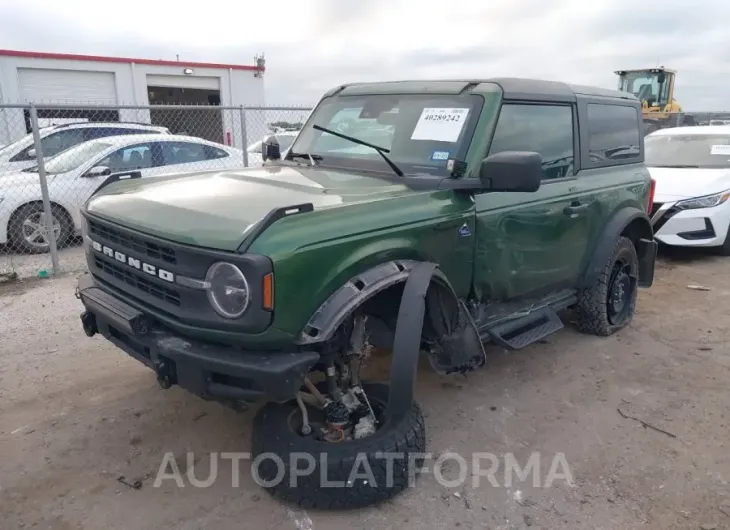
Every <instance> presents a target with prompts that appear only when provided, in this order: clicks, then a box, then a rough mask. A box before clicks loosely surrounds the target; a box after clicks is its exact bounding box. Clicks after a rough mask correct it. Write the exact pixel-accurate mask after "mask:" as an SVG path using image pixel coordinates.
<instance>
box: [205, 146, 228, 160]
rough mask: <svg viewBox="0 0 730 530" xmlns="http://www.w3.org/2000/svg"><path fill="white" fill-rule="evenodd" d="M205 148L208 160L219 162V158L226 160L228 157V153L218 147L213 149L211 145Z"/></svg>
mask: <svg viewBox="0 0 730 530" xmlns="http://www.w3.org/2000/svg"><path fill="white" fill-rule="evenodd" d="M204 148H205V158H207V159H208V160H217V159H219V158H226V157H227V156H228V153H226V152H225V151H224V150H223V149H218V148H217V147H212V146H210V145H206V146H204Z"/></svg>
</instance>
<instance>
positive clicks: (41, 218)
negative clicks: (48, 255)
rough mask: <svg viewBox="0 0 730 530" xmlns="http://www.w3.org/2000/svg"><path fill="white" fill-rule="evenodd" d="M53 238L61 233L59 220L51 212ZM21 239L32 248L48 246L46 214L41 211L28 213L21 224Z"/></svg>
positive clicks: (56, 238) (56, 237)
mask: <svg viewBox="0 0 730 530" xmlns="http://www.w3.org/2000/svg"><path fill="white" fill-rule="evenodd" d="M51 223H52V225H53V234H54V237H55V240H56V241H58V237H59V236H60V235H61V221H59V220H58V218H56V216H54V215H53V214H51ZM21 231H22V232H21V233H22V237H23V241H24V242H25V243H26V244H27V245H29V246H31V247H33V248H48V246H49V245H50V240H49V238H48V230H47V228H46V216H45V214H44V213H43V212H37V213H33V214H30V215H29V216H28V217H26V218H25V220H24V221H23V224H22V225H21Z"/></svg>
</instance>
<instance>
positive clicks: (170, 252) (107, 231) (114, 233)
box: [88, 219, 177, 265]
mask: <svg viewBox="0 0 730 530" xmlns="http://www.w3.org/2000/svg"><path fill="white" fill-rule="evenodd" d="M88 225H89V234H90V235H95V236H97V237H100V238H102V239H105V240H107V241H108V242H109V243H112V244H114V245H117V246H118V247H123V248H125V249H126V250H132V251H134V252H136V253H138V254H142V255H143V256H147V257H148V258H152V259H156V260H160V261H164V262H165V263H169V264H170V265H177V256H176V255H175V250H174V249H172V248H170V247H166V246H163V245H158V244H156V243H152V242H150V241H145V240H144V239H141V238H139V237H136V236H133V235H129V234H125V233H123V232H121V231H119V230H116V229H115V228H112V227H109V226H105V225H102V224H101V223H99V222H97V221H94V220H92V219H89V220H88ZM120 250H121V248H120Z"/></svg>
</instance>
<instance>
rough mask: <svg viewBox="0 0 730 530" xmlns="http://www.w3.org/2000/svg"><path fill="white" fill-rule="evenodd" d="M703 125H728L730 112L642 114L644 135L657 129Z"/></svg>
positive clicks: (729, 123)
mask: <svg viewBox="0 0 730 530" xmlns="http://www.w3.org/2000/svg"><path fill="white" fill-rule="evenodd" d="M705 125H730V111H728V112H722V111H716V112H650V113H647V114H644V133H645V134H651V133H652V132H654V131H657V130H659V129H669V128H672V127H690V126H705Z"/></svg>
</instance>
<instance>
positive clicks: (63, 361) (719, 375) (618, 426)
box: [0, 255, 730, 530]
mask: <svg viewBox="0 0 730 530" xmlns="http://www.w3.org/2000/svg"><path fill="white" fill-rule="evenodd" d="M728 263H730V262H729V261H727V260H725V259H723V258H720V257H714V256H709V255H690V256H686V255H685V256H674V257H672V256H669V257H666V256H665V257H663V258H662V260H661V262H660V263H659V264H658V270H657V279H656V282H655V286H654V287H653V288H652V289H650V290H647V291H642V293H641V295H640V301H639V306H638V314H637V316H636V319H635V321H634V323H633V324H632V325H631V327H629V328H627V329H625V330H624V331H622V332H621V333H619V334H617V335H614V336H612V337H610V338H607V339H602V338H597V337H592V336H585V335H581V334H579V333H577V332H575V331H574V330H573V329H572V328H571V327H570V326H567V327H566V329H565V330H563V331H562V332H560V333H558V334H556V335H554V336H552V337H550V338H549V339H548V340H547V341H545V343H543V344H536V345H534V346H532V347H529V348H527V349H525V350H523V351H520V352H517V353H509V354H508V353H505V352H502V351H499V350H497V349H493V348H491V349H490V350H489V353H490V363H489V366H488V367H487V368H486V369H484V370H482V371H480V372H478V373H474V374H470V375H469V376H468V377H467V378H465V377H439V376H437V375H435V374H433V373H431V372H430V369H429V368H428V366H427V365H425V364H424V365H423V366H421V367H420V368H419V380H418V390H417V393H418V399H419V401H420V403H421V404H422V405H423V408H424V411H425V413H426V422H427V433H428V448H429V451H432V452H434V453H440V452H443V451H447V450H450V451H456V452H458V453H460V454H462V455H470V454H471V453H473V452H481V451H488V452H491V453H494V454H496V455H502V454H504V453H513V454H514V455H515V456H516V458H517V460H518V461H519V462H522V463H525V462H526V460H527V457H528V456H529V455H530V454H531V453H532V452H535V451H539V452H540V454H541V455H542V457H543V459H542V460H541V468H544V469H543V478H542V481H544V480H545V474H546V472H547V469H548V468H549V466H550V463H551V460H552V455H554V454H556V453H564V454H565V458H566V461H567V463H568V465H569V468H570V472H571V474H572V476H573V479H574V484H573V485H572V486H570V485H568V484H567V483H566V481H565V480H556V481H555V482H554V484H553V485H552V487H549V488H544V487H535V486H534V485H533V483H532V479H531V478H530V479H528V480H526V481H524V482H518V481H517V479H514V480H513V483H512V484H511V486H510V487H507V486H506V485H505V483H504V481H503V480H502V481H501V483H500V484H499V487H493V486H491V485H490V484H489V483H488V481H486V480H483V481H482V484H481V486H480V487H478V488H475V487H473V484H472V483H471V481H468V482H467V484H466V485H465V486H463V487H460V488H458V489H448V488H445V487H444V486H442V485H440V484H439V483H438V482H437V481H436V479H435V477H434V475H433V474H431V473H429V474H426V475H424V476H422V477H421V478H420V479H419V480H418V483H417V487H415V488H412V489H409V490H407V491H406V492H405V493H404V494H403V495H401V496H399V497H397V498H396V499H394V500H392V501H390V502H388V503H386V504H384V505H382V506H380V507H378V508H371V509H365V510H361V511H357V512H341V513H320V512H308V513H307V512H305V511H302V510H298V509H295V508H292V507H289V506H285V505H283V504H281V503H279V502H277V501H275V500H273V499H272V498H270V497H269V496H268V495H267V494H266V493H265V492H263V491H262V490H260V489H259V488H258V487H257V486H256V485H255V484H254V483H253V480H252V479H251V477H250V475H249V474H248V473H243V476H242V477H241V483H240V486H239V487H238V488H233V487H231V477H230V464H229V467H228V468H227V469H228V471H226V468H221V470H220V473H219V475H218V477H219V479H218V480H217V481H216V482H215V483H214V484H213V485H212V486H210V487H208V488H195V487H192V486H191V485H190V483H189V482H188V481H187V480H186V481H185V487H183V488H179V487H177V486H175V484H174V482H173V481H171V480H167V481H164V482H163V483H162V485H161V486H160V487H159V488H155V487H154V486H153V482H154V477H155V475H156V473H157V470H158V469H159V467H160V464H161V462H162V458H163V455H164V454H165V452H168V451H169V452H173V453H174V454H175V455H176V456H177V458H178V462H180V463H181V467H182V470H183V471H184V469H185V457H184V455H185V453H186V452H187V451H193V452H194V453H195V454H196V455H197V456H198V458H199V461H201V462H203V463H202V464H200V465H198V464H196V473H199V478H201V477H202V478H204V477H205V475H206V472H205V471H206V470H205V467H204V463H205V461H206V458H207V456H206V455H207V452H210V451H248V450H249V435H250V429H251V419H252V417H253V414H254V412H253V411H248V412H245V413H238V412H235V411H233V410H231V409H228V408H225V407H223V406H220V405H217V404H215V403H208V402H204V401H202V400H200V399H198V398H195V397H193V396H191V395H188V394H187V393H185V392H184V391H182V390H180V389H178V388H173V389H171V390H168V391H162V390H160V389H159V388H158V386H157V384H156V382H155V378H154V376H153V375H152V373H151V372H149V371H148V370H147V369H145V368H143V367H142V366H141V365H140V364H138V363H137V362H136V361H134V360H132V359H129V358H127V357H126V356H125V355H123V354H121V353H120V352H118V351H116V350H115V349H114V348H113V347H111V346H110V345H109V344H108V343H107V342H105V341H104V340H103V339H101V338H94V339H87V338H86V337H85V336H84V335H83V333H82V331H81V328H80V324H79V320H78V314H79V312H80V308H81V306H80V303H79V302H78V301H77V300H76V299H75V298H74V296H73V288H74V284H75V280H74V279H73V278H71V277H62V278H58V279H54V280H46V281H37V280H36V281H31V282H26V283H23V284H15V285H12V286H4V287H0V311H1V313H0V315H1V316H0V337H1V341H0V455H2V458H1V459H0V509H1V512H0V513H1V514H2V516H3V522H2V523H0V526H2V527H3V528H8V529H10V528H30V527H37V528H51V529H76V528H83V529H98V528H124V529H136V528H140V529H142V528H145V529H148V528H180V529H200V528H215V529H227V528H259V529H262V530H268V529H279V528H281V529H291V530H330V529H332V530H335V529H338V530H339V529H343V528H352V529H360V528H362V529H368V530H377V529H391V528H398V529H401V528H423V529H454V528H457V527H459V528H465V529H466V528H480V529H481V528H491V529H497V528H503V529H524V528H544V529H547V528H575V529H586V528H596V529H598V528H602V529H611V530H614V529H633V528H652V529H654V528H656V529H662V530H669V529H695V528H696V529H700V528H703V529H705V530H706V529H710V528H715V529H720V528H730V485H729V481H730V456H729V449H730V447H729V444H730V424H729V420H730V418H729V417H728V416H729V415H730V413H729V412H728V407H729V406H730V392H728V381H730V350H729V349H728V340H730V275H728V274H727V270H728V269H727V265H728ZM695 284H697V285H702V286H706V287H707V288H708V289H710V290H706V291H704V290H695V289H689V288H687V286H688V285H695ZM386 370H387V364H386V363H385V360H383V359H380V360H378V361H376V363H375V365H374V366H373V367H371V371H372V373H373V375H374V377H377V376H382V375H383V373H384V372H385V371H386ZM619 409H620V411H621V413H619ZM622 414H623V415H622ZM624 416H625V417H624ZM639 420H641V421H643V422H645V424H648V425H650V427H645V426H643V425H642V423H641V422H640V421H639ZM200 466H202V467H200ZM226 473H227V475H226ZM120 476H124V477H127V480H129V481H134V480H140V481H141V483H142V485H141V487H140V489H133V488H130V487H127V486H125V485H124V484H122V483H120V482H119V481H118V478H119V477H120ZM497 477H498V478H499V477H500V475H499V474H498V475H497Z"/></svg>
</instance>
